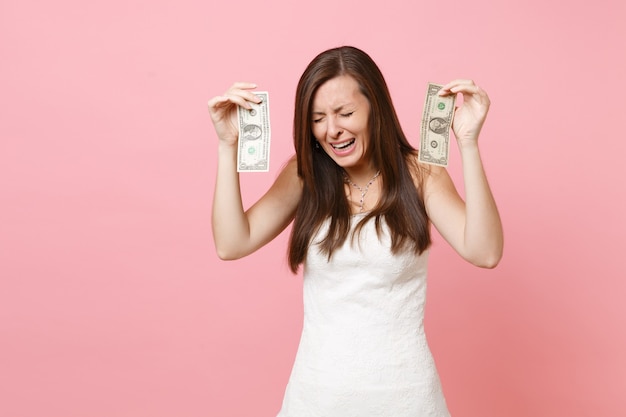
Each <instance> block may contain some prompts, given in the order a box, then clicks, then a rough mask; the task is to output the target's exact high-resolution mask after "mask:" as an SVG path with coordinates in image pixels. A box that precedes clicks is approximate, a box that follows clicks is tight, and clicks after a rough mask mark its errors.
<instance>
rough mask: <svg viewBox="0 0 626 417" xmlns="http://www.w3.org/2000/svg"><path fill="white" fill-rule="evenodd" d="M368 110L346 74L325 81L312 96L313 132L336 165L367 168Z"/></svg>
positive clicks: (352, 80) (368, 105) (347, 167)
mask: <svg viewBox="0 0 626 417" xmlns="http://www.w3.org/2000/svg"><path fill="white" fill-rule="evenodd" d="M369 113H370V104H369V101H368V100H367V98H366V97H365V96H364V95H363V94H362V93H361V91H360V90H359V85H358V83H357V82H356V80H355V79H354V78H352V77H351V76H348V75H342V76H339V77H335V78H332V79H330V80H328V81H326V82H325V83H324V84H322V85H321V86H320V87H319V88H318V89H317V92H316V93H315V96H314V97H313V107H312V114H311V118H312V119H311V120H312V130H313V135H314V136H315V139H317V141H318V142H319V144H320V146H321V147H322V148H323V149H324V151H325V152H326V153H327V154H328V155H329V156H330V157H331V158H332V159H333V160H334V161H335V162H336V163H337V165H339V166H341V167H343V168H345V169H346V170H348V171H350V170H359V169H364V170H367V169H369V161H367V160H366V158H365V154H366V150H367V147H368V145H369V140H370V137H369V132H368V118H369Z"/></svg>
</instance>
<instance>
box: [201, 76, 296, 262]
mask: <svg viewBox="0 0 626 417" xmlns="http://www.w3.org/2000/svg"><path fill="white" fill-rule="evenodd" d="M255 87H256V86H255V85H254V84H251V83H235V84H233V85H232V86H231V88H230V89H228V91H227V92H226V93H225V94H224V95H222V96H217V97H214V98H212V99H211V100H209V113H210V115H211V120H212V122H213V125H214V127H215V132H216V133H217V136H218V163H217V179H216V184H215V193H214V195H213V214H212V226H213V239H214V241H215V248H216V250H217V254H218V256H219V257H220V258H221V259H238V258H241V257H243V256H246V255H249V254H250V253H252V252H254V251H256V250H257V249H259V248H260V247H261V246H263V245H265V244H266V243H268V242H269V241H270V240H272V239H273V238H275V237H276V236H277V235H278V234H279V233H280V232H281V231H283V230H284V229H285V227H287V225H288V224H289V222H291V220H292V219H293V215H294V213H295V209H296V207H297V205H298V201H299V200H300V195H301V193H302V186H301V183H300V180H299V178H298V175H297V169H296V162H295V160H293V159H292V160H291V161H289V162H288V163H287V165H286V166H285V167H284V168H283V170H282V171H281V173H280V174H279V175H278V178H277V179H276V181H275V182H274V184H273V185H272V186H271V187H270V189H269V190H268V191H267V193H265V195H263V197H261V198H260V199H259V201H257V202H256V203H255V204H254V205H253V206H252V207H250V209H248V210H247V211H244V208H243V203H242V200H241V190H240V185H239V173H238V172H237V138H238V135H239V131H238V128H237V106H238V105H239V106H242V107H244V108H250V105H249V102H257V103H258V102H259V97H258V96H256V95H254V93H253V92H252V91H251V90H252V89H254V88H255Z"/></svg>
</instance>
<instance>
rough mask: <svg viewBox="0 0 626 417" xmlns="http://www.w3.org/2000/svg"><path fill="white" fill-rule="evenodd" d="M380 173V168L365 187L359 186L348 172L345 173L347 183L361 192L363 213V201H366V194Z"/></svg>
mask: <svg viewBox="0 0 626 417" xmlns="http://www.w3.org/2000/svg"><path fill="white" fill-rule="evenodd" d="M379 175H380V170H378V172H376V174H374V176H373V177H372V179H371V180H369V181H368V183H367V184H366V185H365V187H359V186H358V185H356V184H355V183H353V182H352V180H350V177H348V174H346V173H344V178H345V180H346V183H348V184H350V185H351V186H353V187H354V188H356V189H357V190H359V191H360V192H361V200H359V212H360V213H363V202H364V201H365V194H367V191H368V190H369V188H370V185H372V184H373V183H374V180H376V178H378V176H379Z"/></svg>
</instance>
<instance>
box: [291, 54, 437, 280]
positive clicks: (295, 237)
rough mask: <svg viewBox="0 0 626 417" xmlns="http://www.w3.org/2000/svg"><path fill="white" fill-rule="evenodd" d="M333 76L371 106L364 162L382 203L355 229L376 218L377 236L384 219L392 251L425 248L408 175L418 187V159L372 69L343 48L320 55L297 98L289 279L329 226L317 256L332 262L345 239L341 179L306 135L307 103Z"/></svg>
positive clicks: (424, 220)
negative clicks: (375, 176) (351, 84)
mask: <svg viewBox="0 0 626 417" xmlns="http://www.w3.org/2000/svg"><path fill="white" fill-rule="evenodd" d="M340 75H349V76H351V77H353V78H354V79H355V80H356V81H357V83H358V85H359V88H360V91H361V93H362V94H363V95H364V96H365V97H366V98H367V99H368V101H369V103H370V114H369V126H368V129H369V133H370V144H369V146H368V148H367V156H369V157H370V158H372V162H373V165H374V166H375V167H376V168H378V169H380V173H381V177H382V192H381V198H380V200H379V202H378V204H377V206H376V207H375V208H374V209H373V210H372V211H371V212H369V213H368V214H367V215H366V216H364V217H363V219H362V220H361V221H360V222H359V224H358V225H357V228H356V230H355V232H358V231H359V230H361V228H362V227H363V225H364V224H365V222H367V221H369V220H371V219H372V218H375V223H376V230H377V232H378V233H379V234H380V232H381V219H382V218H383V217H384V220H385V222H386V223H387V225H388V227H389V230H390V235H391V250H392V252H394V253H397V252H398V251H399V250H401V249H402V248H403V247H405V245H411V246H412V247H413V249H414V250H415V252H416V253H422V252H423V251H424V250H426V249H427V248H428V246H429V245H430V242H431V241H430V228H429V221H428V216H427V215H426V208H425V206H424V198H423V195H422V190H421V189H422V187H419V188H420V189H419V190H418V189H417V188H416V187H415V183H414V182H413V176H412V173H414V174H416V175H418V180H419V182H420V183H421V182H422V177H423V175H422V173H421V170H420V169H419V167H418V166H417V164H416V163H415V160H416V158H415V156H416V155H417V151H416V150H415V148H413V147H412V146H411V144H410V143H409V142H408V140H407V138H406V136H405V135H404V133H403V131H402V128H401V126H400V122H399V121H398V116H397V115H396V112H395V109H394V107H393V104H392V101H391V95H390V94H389V89H388V88H387V84H386V82H385V79H384V78H383V75H382V73H381V72H380V69H379V68H378V66H377V65H376V64H375V63H374V61H373V60H372V59H371V58H370V57H369V55H367V54H366V53H365V52H363V51H361V50H360V49H357V48H354V47H350V46H343V47H340V48H333V49H330V50H327V51H325V52H322V53H321V54H319V55H318V56H317V57H315V58H314V59H313V61H311V63H310V64H309V65H308V67H307V68H306V70H305V71H304V73H303V74H302V77H300V81H299V82H298V87H297V90H296V101H295V115H294V145H295V149H296V160H297V163H298V176H299V177H300V178H302V182H303V191H302V198H301V200H300V203H299V204H298V208H297V210H296V214H295V218H294V224H293V229H292V231H291V238H290V242H289V266H290V268H291V270H292V271H293V272H296V271H297V270H298V267H299V265H300V264H301V263H302V262H304V260H305V258H306V254H307V251H308V249H309V245H310V244H311V239H312V236H313V234H314V233H315V232H316V231H317V230H318V228H319V227H320V226H321V224H322V223H323V222H324V220H326V219H327V218H330V224H329V229H328V235H327V236H326V237H325V238H324V239H323V240H322V241H321V242H320V248H321V250H322V251H323V252H324V253H326V254H328V257H329V259H330V257H331V256H332V253H333V251H334V250H335V249H337V248H338V247H340V246H341V245H342V244H343V243H344V242H345V240H346V238H347V237H348V234H349V232H350V215H351V213H350V207H349V203H348V200H347V197H346V194H345V191H344V184H345V183H344V171H343V168H341V167H340V166H339V165H337V164H336V163H335V162H334V161H333V160H332V159H331V158H330V157H329V156H328V155H327V154H326V152H325V151H324V150H323V149H321V148H316V146H315V137H314V136H313V132H312V129H311V122H312V114H311V112H312V105H313V98H314V97H315V93H316V92H317V89H318V88H319V87H320V86H321V85H322V84H324V83H325V82H326V81H328V80H330V79H332V78H335V77H337V76H340Z"/></svg>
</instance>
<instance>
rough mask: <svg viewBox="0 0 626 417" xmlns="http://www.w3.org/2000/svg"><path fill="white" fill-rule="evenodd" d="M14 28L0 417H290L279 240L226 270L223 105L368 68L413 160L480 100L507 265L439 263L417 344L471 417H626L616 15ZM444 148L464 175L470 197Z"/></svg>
mask: <svg viewBox="0 0 626 417" xmlns="http://www.w3.org/2000/svg"><path fill="white" fill-rule="evenodd" d="M506 3H513V2H503V1H491V2H490V1H487V0H477V1H472V2H469V1H453V2H432V1H431V2H425V1H395V0H390V1H385V2H383V3H373V2H372V6H368V5H367V3H364V2H363V1H356V0H354V1H348V2H346V1H342V2H338V1H337V0H319V1H315V2H310V3H305V2H295V1H287V0H282V1H269V2H259V1H250V0H240V1H222V2H219V3H218V2H216V1H214V0H213V1H208V2H207V1H199V0H178V1H170V2H166V1H148V0H124V1H95V2H94V1H79V0H58V1H54V2H51V1H42V0H39V1H37V0H20V1H8V0H2V1H1V3H0V275H1V279H0V415H2V416H7V417H8V416H11V417H48V416H50V417H52V416H59V417H73V416H76V417H84V416H90V417H100V416H102V417H104V416H106V417H114V416H115V417H117V416H129V417H130V416H150V417H160V416H188V417H193V416H259V417H260V416H274V415H275V414H276V412H277V411H278V408H279V407H280V403H281V400H282V395H283V390H284V387H285V384H286V382H287V378H288V376H289V372H290V369H291V364H292V361H293V358H294V354H295V351H296V347H297V343H298V339H299V332H300V326H301V320H302V312H301V295H300V291H301V278H300V277H299V276H295V277H294V276H292V275H291V274H290V273H289V272H288V268H287V266H286V260H285V251H286V242H287V233H283V234H282V235H281V236H280V237H279V238H278V239H277V240H276V241H274V242H272V243H271V244H269V245H268V246H267V247H265V248H263V249H261V250H260V251H259V252H257V253H255V254H253V255H251V256H250V257H248V258H246V259H244V260H241V261H238V262H232V263H228V262H222V261H219V260H218V259H217V256H216V255H215V251H214V247H213V242H212V238H211V230H210V207H211V198H212V191H213V184H214V176H215V163H216V157H215V150H216V138H215V135H214V133H213V130H212V126H211V124H210V121H209V117H208V113H207V111H206V102H207V100H208V99H209V98H210V97H211V96H213V95H216V94H220V93H221V92H223V91H224V90H225V89H226V88H227V87H228V86H229V85H230V84H231V82H233V81H235V80H247V81H254V82H256V83H258V85H259V88H260V89H263V90H268V91H270V93H271V105H272V107H271V113H272V130H273V144H272V145H273V146H272V160H271V172H270V173H269V174H247V175H245V176H243V177H242V183H243V190H244V194H245V201H246V204H249V203H250V202H252V201H253V200H254V199H255V198H257V197H259V196H260V195H261V193H262V192H263V191H264V190H265V189H266V188H267V187H268V186H269V184H270V183H271V182H272V180H273V179H274V178H275V176H276V174H277V172H278V170H279V168H280V166H281V165H282V163H283V162H284V161H285V160H286V158H287V157H288V156H289V155H290V154H291V153H292V152H293V147H292V142H291V123H292V117H293V114H292V112H293V97H294V91H295V85H296V82H297V79H298V77H299V75H300V73H301V72H302V70H303V69H304V67H305V66H306V64H307V63H308V62H309V61H310V60H311V59H312V58H313V56H314V55H316V54H317V53H318V52H320V51H322V50H324V49H327V48H330V47H334V46H339V45H342V44H353V45H355V46H358V47H361V48H363V49H364V50H366V51H367V52H368V53H369V54H370V55H371V56H372V57H373V58H374V59H375V60H376V61H377V62H378V63H379V65H380V67H381V69H382V70H383V72H384V74H385V76H386V78H387V80H388V83H389V85H390V88H391V90H392V95H393V97H394V99H395V104H396V106H397V110H398V112H399V115H400V118H401V121H402V123H403V125H404V127H405V129H406V132H407V134H408V135H409V136H410V137H411V138H412V141H413V143H415V144H417V141H418V137H419V136H418V135H419V121H420V114H421V110H422V105H423V94H424V91H425V85H426V82H427V81H436V82H447V81H449V80H451V79H452V78H457V77H463V78H473V79H475V80H476V82H477V83H478V84H479V85H481V86H483V87H484V88H485V89H486V90H487V91H488V93H489V94H490V96H491V98H492V102H493V105H492V110H491V113H490V116H489V119H488V121H487V124H486V126H485V129H484V133H483V135H482V138H481V141H482V149H483V156H484V160H485V164H486V167H487V171H488V175H489V177H490V180H491V183H492V186H493V190H494V193H495V195H496V197H497V200H498V203H499V207H500V209H501V213H502V217H503V221H504V225H505V232H506V248H505V256H504V258H503V260H502V262H501V264H500V266H499V267H498V268H497V269H495V270H492V271H488V270H480V269H477V268H474V267H472V266H470V265H468V264H466V263H464V262H463V261H462V260H460V258H459V257H458V256H456V255H455V254H454V253H452V251H451V250H450V249H449V248H448V247H447V246H446V245H445V244H444V243H443V242H442V241H441V239H440V238H439V237H436V240H435V243H434V249H433V253H432V257H431V268H430V271H431V272H430V284H429V285H430V286H429V297H430V298H429V304H428V308H427V323H426V325H427V331H428V332H429V338H430V343H431V347H432V350H433V353H434V355H435V358H436V361H437V364H438V367H439V370H440V373H441V378H442V381H443V384H444V390H445V392H446V396H447V399H448V403H449V407H450V410H451V412H452V414H453V415H454V416H455V417H485V416H509V417H517V416H520V417H521V416H534V417H535V416H555V417H556V416H559V417H560V416H569V417H577V416H581V417H582V416H603V417H607V416H624V415H626V400H625V399H624V395H623V394H624V390H625V389H626V354H625V352H626V303H625V302H624V299H625V298H626V297H625V296H626V279H625V278H626V274H625V273H624V249H626V245H625V244H624V239H625V238H626V222H625V221H624V213H625V212H626V199H625V198H624V197H625V194H626V193H625V192H624V191H625V188H626V187H625V186H624V182H623V181H624V179H623V177H624V174H626V169H625V163H624V160H625V159H624V158H625V155H626V145H625V141H624V136H623V135H624V129H623V126H622V125H621V124H622V123H621V122H623V118H624V110H626V108H625V105H624V97H626V88H625V84H626V79H625V78H626V77H625V75H626V65H625V63H624V57H625V56H626V55H625V52H624V51H625V50H626V49H625V46H624V45H625V44H626V42H625V41H626V29H625V28H626V25H625V24H624V22H626V6H625V4H626V3H625V2H624V1H622V0H613V1H611V0H597V1H593V2H588V1H582V0H581V1H578V0H568V1H545V0H542V1H539V0H532V1H524V2H517V3H519V4H517V5H513V4H511V5H505V4H506ZM456 152H457V151H456V148H453V153H452V164H451V167H450V171H451V173H452V175H453V177H455V178H456V179H457V180H458V179H460V176H459V174H460V170H459V168H460V167H459V158H458V154H457V153H456Z"/></svg>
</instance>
